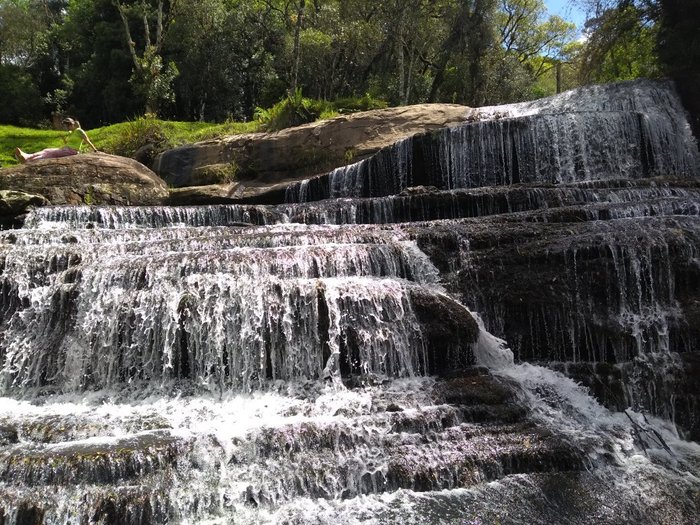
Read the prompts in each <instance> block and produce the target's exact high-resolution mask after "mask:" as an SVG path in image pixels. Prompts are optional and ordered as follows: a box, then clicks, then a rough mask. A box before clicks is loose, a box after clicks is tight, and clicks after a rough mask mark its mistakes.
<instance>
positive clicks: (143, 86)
mask: <svg viewBox="0 0 700 525" xmlns="http://www.w3.org/2000/svg"><path fill="white" fill-rule="evenodd" d="M114 5H115V6H116V8H117V11H118V12H119V17H120V18H121V21H122V24H123V27H124V36H125V37H126V44H127V46H128V49H129V54H130V55H131V59H132V61H133V64H134V69H133V74H132V76H131V82H132V84H133V86H134V89H135V91H136V92H137V93H139V94H140V95H141V96H142V97H143V99H144V100H145V108H146V112H147V113H153V114H158V112H159V110H160V109H161V108H162V106H163V104H164V103H174V102H175V94H174V92H173V89H172V83H173V80H175V77H176V76H177V75H178V70H177V66H176V65H175V64H174V63H173V62H168V63H167V64H165V63H164V61H163V56H162V52H163V42H164V39H165V33H166V32H167V30H168V28H169V27H170V24H171V23H172V21H173V19H174V18H175V14H176V12H177V6H178V3H177V0H170V2H169V4H168V9H167V11H166V10H165V3H164V1H163V0H157V1H156V3H155V5H152V2H151V1H149V0H138V1H137V2H134V3H132V4H131V5H127V4H125V3H123V2H121V1H120V0H114ZM133 19H137V20H138V22H137V24H138V25H140V28H141V31H142V33H141V38H140V42H141V50H139V49H138V44H137V43H136V41H134V39H133V38H132V31H131V23H132V20H133ZM152 25H153V26H154V28H153V31H152V30H151V26H152Z"/></svg>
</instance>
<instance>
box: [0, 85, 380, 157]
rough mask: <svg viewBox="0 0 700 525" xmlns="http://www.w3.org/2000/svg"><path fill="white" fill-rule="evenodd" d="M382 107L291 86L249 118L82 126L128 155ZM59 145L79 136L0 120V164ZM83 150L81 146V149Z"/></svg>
mask: <svg viewBox="0 0 700 525" xmlns="http://www.w3.org/2000/svg"><path fill="white" fill-rule="evenodd" d="M385 107H387V104H386V102H384V101H382V100H377V99H374V98H372V97H370V96H369V95H365V96H364V97H360V98H346V99H341V100H336V101H335V102H327V101H323V100H312V99H308V98H305V97H302V95H301V91H300V90H297V91H296V92H295V93H294V94H291V95H289V96H287V97H285V98H283V99H282V100H280V101H279V102H278V103H277V104H275V105H274V106H272V107H271V108H269V109H261V108H258V111H257V112H256V115H255V117H256V118H255V120H253V121H251V122H226V123H223V124H210V123H207V122H172V121H167V120H159V119H156V118H154V117H150V116H145V117H141V118H137V119H136V120H133V121H129V122H122V123H119V124H113V125H111V126H105V127H102V128H96V129H89V130H86V132H87V134H88V136H89V137H90V140H92V142H93V143H94V144H95V146H96V147H97V149H99V150H100V151H104V152H106V153H112V154H114V155H122V156H124V157H131V156H133V155H134V153H135V152H136V151H137V150H138V149H139V148H141V147H142V146H145V145H153V147H154V152H155V153H157V152H159V151H164V150H166V149H170V148H174V147H177V146H181V145H183V144H190V143H193V142H199V141H202V140H207V139H214V138H219V137H224V136H226V135H235V134H239V133H253V132H255V131H276V130H280V129H284V128H287V127H291V126H298V125H299V124H304V123H307V122H313V121H315V120H318V119H326V118H332V117H334V116H337V115H339V114H342V113H353V112H356V111H366V110H370V109H381V108H385ZM64 145H68V146H71V147H73V148H76V149H77V148H78V147H79V146H80V138H79V137H78V136H77V134H75V133H73V134H71V135H69V134H68V133H67V132H65V131H49V130H38V129H30V128H18V127H14V126H2V125H0V167H2V166H11V165H13V164H17V161H16V160H15V158H14V153H13V152H14V150H15V148H20V149H22V150H23V151H26V152H29V153H34V152H36V151H40V150H42V149H44V148H60V147H62V146H64ZM83 151H85V149H83Z"/></svg>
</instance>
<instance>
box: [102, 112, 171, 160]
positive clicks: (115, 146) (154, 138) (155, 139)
mask: <svg viewBox="0 0 700 525" xmlns="http://www.w3.org/2000/svg"><path fill="white" fill-rule="evenodd" d="M144 146H149V147H152V150H153V152H154V153H158V152H161V151H164V150H166V149H168V148H170V147H172V144H171V142H170V140H169V138H168V136H167V134H166V132H165V130H164V128H163V122H162V121H160V120H158V119H156V118H155V115H152V114H146V115H144V116H143V117H139V118H137V119H136V120H133V121H131V122H128V123H127V124H126V125H125V126H120V127H119V128H118V129H117V130H116V132H115V135H114V137H112V138H111V139H110V140H109V142H108V144H106V145H105V149H106V150H108V151H109V152H110V153H114V154H115V155H121V156H122V157H133V156H134V154H135V153H136V152H137V151H138V150H139V149H141V148H142V147H144Z"/></svg>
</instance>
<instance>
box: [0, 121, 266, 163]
mask: <svg viewBox="0 0 700 525" xmlns="http://www.w3.org/2000/svg"><path fill="white" fill-rule="evenodd" d="M259 129H260V124H259V123H258V122H228V123H223V124H210V123H207V122H172V121H165V120H158V119H153V118H148V117H144V118H139V119H136V120H133V121H129V122H121V123H119V124H112V125H110V126H105V127H101V128H95V129H91V130H86V132H87V134H88V136H89V137H90V140H92V142H93V143H94V144H95V146H96V147H97V149H98V150H100V151H104V152H106V153H114V154H117V155H125V156H131V155H133V154H134V152H135V151H136V150H138V149H139V148H140V147H141V146H143V145H144V144H148V143H155V144H156V149H159V150H164V149H167V148H172V147H176V146H181V145H183V144H188V143H192V142H198V141H202V140H207V139H215V138H220V137H223V136H226V135H235V134H238V133H251V132H254V131H258V130H259ZM64 137H69V138H68V141H67V145H69V146H71V147H75V148H77V147H78V146H79V144H80V140H79V139H78V140H76V137H74V136H70V135H68V133H67V132H65V131H53V130H51V131H49V130H39V129H31V128H18V127H15V126H2V125H0V166H12V165H14V164H17V161H16V160H15V157H14V150H15V148H17V147H18V148H20V149H22V150H23V151H25V152H29V153H34V152H36V151H40V150H42V149H44V148H60V147H62V146H63V145H64V142H63V138H64ZM83 151H86V150H85V147H84V148H83Z"/></svg>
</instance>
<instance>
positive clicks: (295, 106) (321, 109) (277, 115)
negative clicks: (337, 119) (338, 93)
mask: <svg viewBox="0 0 700 525" xmlns="http://www.w3.org/2000/svg"><path fill="white" fill-rule="evenodd" d="M330 111H333V106H332V105H331V104H329V103H328V102H326V101H325V100H313V99H310V98H305V97H303V96H302V94H301V89H297V90H296V91H295V92H294V94H291V95H287V96H286V97H285V98H283V99H282V100H280V101H279V102H278V103H277V104H275V105H274V106H272V107H271V108H270V109H263V108H256V109H255V120H257V121H258V122H260V124H261V125H262V126H263V127H264V128H265V129H266V130H268V131H277V130H280V129H284V128H291V127H293V126H299V125H301V124H308V123H309V122H314V121H315V120H317V119H318V118H320V117H321V115H324V114H325V115H328V114H329V112H330Z"/></svg>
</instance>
